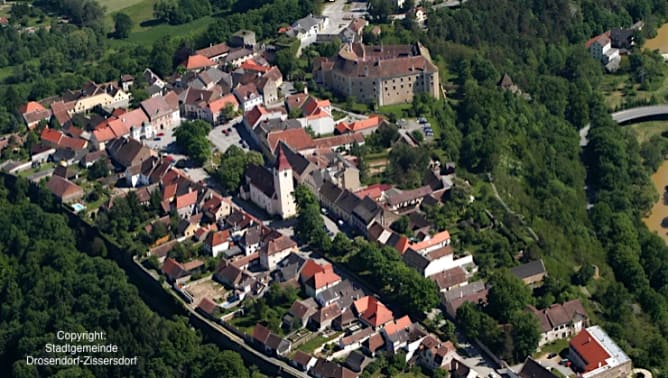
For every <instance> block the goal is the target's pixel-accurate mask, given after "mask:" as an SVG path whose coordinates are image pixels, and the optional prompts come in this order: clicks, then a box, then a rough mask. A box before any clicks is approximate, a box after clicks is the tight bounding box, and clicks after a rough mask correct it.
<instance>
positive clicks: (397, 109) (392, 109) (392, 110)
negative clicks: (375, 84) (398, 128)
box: [378, 104, 413, 119]
mask: <svg viewBox="0 0 668 378" xmlns="http://www.w3.org/2000/svg"><path fill="white" fill-rule="evenodd" d="M411 107H413V105H412V104H396V105H386V106H381V107H380V108H378V113H382V114H386V115H390V114H393V115H394V116H395V117H396V118H397V119H402V118H405V117H407V116H406V112H407V111H408V110H409V109H410V108H411Z"/></svg>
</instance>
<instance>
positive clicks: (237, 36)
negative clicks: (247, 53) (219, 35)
mask: <svg viewBox="0 0 668 378" xmlns="http://www.w3.org/2000/svg"><path fill="white" fill-rule="evenodd" d="M256 43H257V42H256V39H255V32H254V31H252V30H239V31H237V32H236V33H234V34H232V36H231V37H230V46H233V47H250V48H252V47H254V46H255V44H256Z"/></svg>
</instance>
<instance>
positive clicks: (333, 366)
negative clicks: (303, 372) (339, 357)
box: [309, 358, 358, 378]
mask: <svg viewBox="0 0 668 378" xmlns="http://www.w3.org/2000/svg"><path fill="white" fill-rule="evenodd" d="M309 375H311V376H312V377H315V378H356V377H357V376H358V375H357V374H356V373H355V372H353V371H352V370H349V369H348V368H346V367H343V366H341V365H339V364H337V363H336V362H334V361H327V360H324V359H321V358H318V360H317V362H316V363H315V365H314V366H313V367H312V368H311V369H310V370H309Z"/></svg>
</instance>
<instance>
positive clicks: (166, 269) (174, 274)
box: [162, 257, 186, 280]
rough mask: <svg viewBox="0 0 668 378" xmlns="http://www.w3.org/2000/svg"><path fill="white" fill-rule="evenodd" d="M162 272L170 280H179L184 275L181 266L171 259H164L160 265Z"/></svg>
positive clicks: (184, 272)
mask: <svg viewBox="0 0 668 378" xmlns="http://www.w3.org/2000/svg"><path fill="white" fill-rule="evenodd" d="M162 272H163V273H164V274H165V275H166V276H167V277H169V279H171V280H175V279H177V278H181V277H183V276H184V275H185V274H186V270H185V269H184V268H183V265H181V264H179V262H178V261H176V260H174V259H173V258H171V257H168V258H167V259H165V262H164V263H163V264H162Z"/></svg>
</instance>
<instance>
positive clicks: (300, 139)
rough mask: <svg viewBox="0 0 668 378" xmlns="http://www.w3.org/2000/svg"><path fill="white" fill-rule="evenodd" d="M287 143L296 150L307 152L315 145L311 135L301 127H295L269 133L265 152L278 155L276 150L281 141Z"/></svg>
mask: <svg viewBox="0 0 668 378" xmlns="http://www.w3.org/2000/svg"><path fill="white" fill-rule="evenodd" d="M281 142H283V143H285V144H286V145H287V146H289V147H290V148H292V149H293V150H294V151H297V152H302V153H307V151H310V150H312V149H313V148H314V147H315V143H314V142H313V138H311V135H309V133H308V132H307V131H306V130H304V129H303V128H301V127H293V128H288V129H285V130H280V131H271V132H269V134H267V139H266V145H263V147H265V148H266V150H265V153H266V154H269V156H276V150H277V148H278V145H279V143H281Z"/></svg>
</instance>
